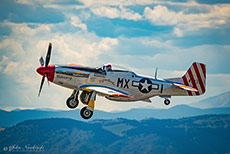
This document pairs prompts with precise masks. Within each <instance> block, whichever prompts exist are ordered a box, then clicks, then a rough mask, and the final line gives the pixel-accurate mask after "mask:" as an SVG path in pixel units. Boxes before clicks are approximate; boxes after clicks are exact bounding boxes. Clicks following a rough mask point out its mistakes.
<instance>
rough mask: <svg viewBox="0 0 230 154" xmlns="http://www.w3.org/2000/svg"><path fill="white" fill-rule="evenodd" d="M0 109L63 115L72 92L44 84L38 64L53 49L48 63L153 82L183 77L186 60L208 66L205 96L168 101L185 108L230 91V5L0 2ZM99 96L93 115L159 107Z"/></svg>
mask: <svg viewBox="0 0 230 154" xmlns="http://www.w3.org/2000/svg"><path fill="white" fill-rule="evenodd" d="M0 4H1V5H0V11H1V12H0V86H1V93H0V108H1V109H15V108H54V109H67V107H66V106H65V100H66V98H67V97H68V96H69V95H70V93H71V90H69V89H65V88H61V87H58V86H56V85H53V84H51V86H50V87H48V85H47V84H46V83H45V85H44V87H43V91H42V95H41V97H40V98H38V97H37V94H38V88H39V84H40V80H41V77H40V76H39V75H38V74H37V73H36V71H35V70H36V68H37V67H39V62H38V58H39V57H40V56H41V55H42V56H44V55H45V54H46V50H47V46H48V43H49V42H52V43H53V51H52V58H51V63H53V64H65V63H67V64H69V63H77V64H82V65H87V66H98V65H101V64H103V63H112V64H118V65H121V66H124V67H127V68H129V69H132V70H134V71H136V72H137V73H140V74H146V75H151V76H153V75H154V72H155V68H156V67H158V69H159V72H158V75H159V77H160V78H168V77H177V76H182V75H183V73H184V72H185V71H186V70H187V69H188V67H189V66H190V65H191V64H192V62H193V61H199V62H203V63H205V64H207V73H208V75H207V77H208V79H207V92H206V93H205V95H203V96H200V97H174V98H172V105H171V106H173V105H177V104H189V103H191V102H195V101H199V100H201V99H204V98H207V97H210V96H214V95H217V94H219V93H222V92H225V91H229V90H230V86H229V85H230V68H229V66H230V61H229V59H230V35H229V33H230V4H229V1H224V0H221V1H220V0H214V1H211V2H210V1H208V0H197V1H194V0H189V1H187V0H171V1H170V0H169V1H160V0H159V1H157V0H155V1H152V0H135V1H133V0H128V1H122V0H117V1H114V0H106V1H104V0H99V1H93V0H79V1H74V0H68V1H65V0H49V1H41V0H34V1H31V0H2V1H1V2H0ZM152 101H153V103H152V104H147V103H143V102H136V103H117V102H111V101H108V100H106V99H104V98H101V97H98V99H97V102H96V108H97V109H99V110H105V111H112V110H127V109H130V108H138V107H141V108H155V107H160V108H164V107H165V106H164V105H163V100H162V99H159V98H157V97H156V98H152Z"/></svg>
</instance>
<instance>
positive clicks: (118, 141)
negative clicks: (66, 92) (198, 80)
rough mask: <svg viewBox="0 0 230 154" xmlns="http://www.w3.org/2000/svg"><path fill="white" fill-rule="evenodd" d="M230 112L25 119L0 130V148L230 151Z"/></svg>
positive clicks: (74, 151) (14, 149) (190, 151)
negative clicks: (174, 116)
mask: <svg viewBox="0 0 230 154" xmlns="http://www.w3.org/2000/svg"><path fill="white" fill-rule="evenodd" d="M229 143H230V115H203V116H196V117H189V118H180V119H152V118H151V119H146V120H141V121H136V120H128V119H123V118H118V119H113V120H93V121H89V122H82V121H77V120H73V119H66V118H51V119H38V120H27V121H24V122H21V123H19V124H17V125H15V126H12V127H9V128H6V129H5V130H2V131H0V153H2V152H9V153H10V152H26V153H32V152H41V153H83V154H84V153H97V154H98V153H99V154H100V153H101V154H103V153H111V154H113V153H171V154H174V153H181V154H184V153H186V154H190V153H191V154H194V153H196V154H199V153H229V152H230V146H229Z"/></svg>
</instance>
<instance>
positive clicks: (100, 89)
mask: <svg viewBox="0 0 230 154" xmlns="http://www.w3.org/2000/svg"><path fill="white" fill-rule="evenodd" d="M79 88H81V89H84V90H87V91H95V92H97V93H100V94H103V95H107V96H114V97H127V98H130V97H131V96H130V94H129V93H127V92H124V91H121V90H119V89H116V88H113V87H109V86H105V85H89V84H87V85H86V84H85V85H81V86H79Z"/></svg>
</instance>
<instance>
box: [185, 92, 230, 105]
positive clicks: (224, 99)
mask: <svg viewBox="0 0 230 154" xmlns="http://www.w3.org/2000/svg"><path fill="white" fill-rule="evenodd" d="M189 105H190V106H193V107H198V108H216V107H230V91H228V92H224V93H221V94H219V95H216V96H212V97H209V98H206V99H204V100H201V101H199V102H194V103H191V104H189Z"/></svg>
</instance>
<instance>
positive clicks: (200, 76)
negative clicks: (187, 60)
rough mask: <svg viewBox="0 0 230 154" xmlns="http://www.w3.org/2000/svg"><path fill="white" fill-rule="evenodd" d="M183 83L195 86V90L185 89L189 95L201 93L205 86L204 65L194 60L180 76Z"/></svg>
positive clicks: (203, 91)
mask: <svg viewBox="0 0 230 154" xmlns="http://www.w3.org/2000/svg"><path fill="white" fill-rule="evenodd" d="M182 80H183V82H184V84H185V85H187V86H190V87H193V88H196V89H197V90H198V91H197V92H191V91H187V93H188V95H189V96H196V95H202V94H203V93H205V90H206V89H205V86H206V66H205V64H202V63H197V62H194V63H193V64H192V66H191V67H190V68H189V69H188V71H187V72H186V73H185V75H184V76H183V77H182Z"/></svg>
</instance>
